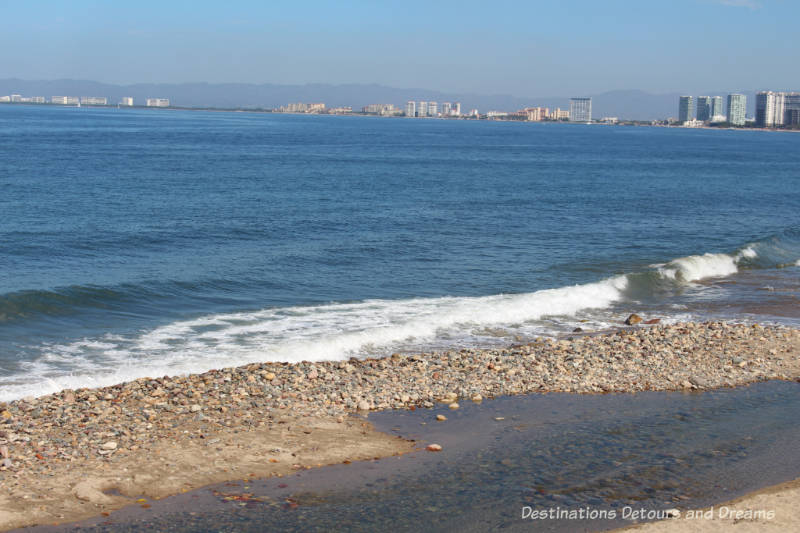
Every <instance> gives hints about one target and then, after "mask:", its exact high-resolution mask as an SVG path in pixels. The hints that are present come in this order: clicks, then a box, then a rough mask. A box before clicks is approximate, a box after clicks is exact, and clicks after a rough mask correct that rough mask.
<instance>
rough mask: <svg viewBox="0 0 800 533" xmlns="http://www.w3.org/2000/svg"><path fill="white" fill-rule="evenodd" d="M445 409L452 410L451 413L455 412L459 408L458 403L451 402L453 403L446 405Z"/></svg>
mask: <svg viewBox="0 0 800 533" xmlns="http://www.w3.org/2000/svg"><path fill="white" fill-rule="evenodd" d="M447 407H449V408H450V409H452V410H453V411H455V410H456V409H458V408H459V407H461V406H460V405H458V402H453V403H451V404H450V405H448V406H447Z"/></svg>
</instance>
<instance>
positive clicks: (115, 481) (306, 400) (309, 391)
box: [0, 322, 800, 529]
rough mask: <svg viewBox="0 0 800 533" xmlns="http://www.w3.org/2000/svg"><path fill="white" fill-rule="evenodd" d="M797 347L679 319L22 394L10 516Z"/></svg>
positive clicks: (723, 371)
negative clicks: (477, 410) (398, 424)
mask: <svg viewBox="0 0 800 533" xmlns="http://www.w3.org/2000/svg"><path fill="white" fill-rule="evenodd" d="M799 352H800V331H798V330H793V329H788V328H783V327H762V326H760V325H735V324H726V323H719V322H716V323H704V324H697V323H682V324H676V325H653V326H647V327H631V328H623V329H620V330H619V331H617V332H612V333H604V334H600V335H583V334H581V335H578V334H576V335H575V336H573V337H569V338H564V339H560V340H555V339H538V340H537V341H535V342H532V343H529V344H524V345H517V346H511V347H507V348H503V349H483V350H481V349H465V350H459V351H447V352H436V353H428V354H395V355H393V356H391V357H389V358H385V359H378V360H370V359H368V360H355V359H351V360H349V361H336V362H316V363H308V362H303V363H298V364H281V363H263V364H252V365H247V366H244V367H239V368H228V369H222V370H214V371H210V372H206V373H204V374H199V375H190V376H183V377H171V378H169V377H164V378H158V379H148V378H143V379H139V380H136V381H132V382H128V383H124V384H120V385H115V386H112V387H105V388H102V389H91V390H90V389H81V390H75V391H72V390H65V391H62V392H60V393H58V394H53V395H49V396H43V397H40V398H26V399H22V400H17V401H13V402H9V403H7V404H4V405H2V406H0V416H1V417H2V419H1V422H2V423H0V451H2V455H3V459H2V461H3V462H2V466H1V467H0V491H1V492H0V509H2V511H0V528H2V529H11V528H15V527H21V526H25V525H33V524H52V523H63V522H68V521H73V520H78V519H81V518H85V517H88V516H93V515H98V514H101V513H103V512H109V511H110V510H113V509H118V508H121V507H123V506H126V505H129V504H131V503H134V502H135V501H136V500H137V499H141V498H145V499H153V498H161V497H164V496H167V495H170V494H176V493H180V492H183V491H187V490H191V489H193V488H197V487H201V486H204V485H207V484H210V483H214V482H220V481H225V480H234V479H246V478H255V477H259V478H262V477H268V476H273V475H286V474H288V473H291V472H293V471H296V470H298V469H304V468H311V467H315V466H321V465H325V464H334V463H341V462H343V461H356V460H360V459H371V458H374V457H384V456H389V455H393V454H402V453H406V452H409V451H412V450H413V449H415V448H418V447H419V446H418V445H419V444H423V445H424V444H426V443H411V442H407V441H405V440H402V439H398V438H397V437H391V436H388V435H385V434H382V433H380V432H377V431H375V430H374V429H373V428H372V427H371V426H370V425H369V423H367V422H366V421H364V420H362V419H361V418H358V417H353V416H351V415H352V414H353V413H358V412H362V413H364V412H367V411H369V410H383V409H417V408H426V407H433V406H434V405H435V404H436V403H437V402H446V403H447V404H449V405H450V406H451V408H452V409H458V407H459V406H458V402H464V401H478V402H480V401H482V400H483V399H484V398H491V397H498V396H502V395H513V394H526V393H543V392H570V393H604V392H636V391H645V390H703V389H712V388H718V387H733V386H737V385H744V384H747V383H752V382H758V381H765V380H796V379H798V378H800V360H798V357H797V356H798V353H799ZM776 494H777V493H776ZM792 520H794V519H792ZM671 523H672V522H671ZM671 523H670V524H671Z"/></svg>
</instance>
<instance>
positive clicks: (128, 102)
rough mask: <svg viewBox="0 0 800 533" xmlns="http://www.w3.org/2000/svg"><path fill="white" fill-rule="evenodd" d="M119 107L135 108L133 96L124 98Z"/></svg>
mask: <svg viewBox="0 0 800 533" xmlns="http://www.w3.org/2000/svg"><path fill="white" fill-rule="evenodd" d="M119 105H124V106H127V107H133V97H132V96H123V97H122V99H121V100H120V101H119Z"/></svg>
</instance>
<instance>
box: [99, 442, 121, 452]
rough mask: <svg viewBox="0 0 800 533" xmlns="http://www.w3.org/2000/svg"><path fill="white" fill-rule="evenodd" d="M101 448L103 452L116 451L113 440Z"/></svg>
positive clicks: (115, 444)
mask: <svg viewBox="0 0 800 533" xmlns="http://www.w3.org/2000/svg"><path fill="white" fill-rule="evenodd" d="M101 448H102V449H104V450H116V449H117V443H116V442H114V441H113V440H110V441H108V442H106V443H104V444H103V445H102V446H101Z"/></svg>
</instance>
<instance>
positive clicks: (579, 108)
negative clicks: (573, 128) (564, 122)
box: [569, 98, 592, 122]
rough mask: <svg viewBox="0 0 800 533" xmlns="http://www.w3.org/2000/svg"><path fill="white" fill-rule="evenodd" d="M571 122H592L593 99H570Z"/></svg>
mask: <svg viewBox="0 0 800 533" xmlns="http://www.w3.org/2000/svg"><path fill="white" fill-rule="evenodd" d="M569 120H570V121H571V122H591V121H592V99H591V98H570V99H569Z"/></svg>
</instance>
